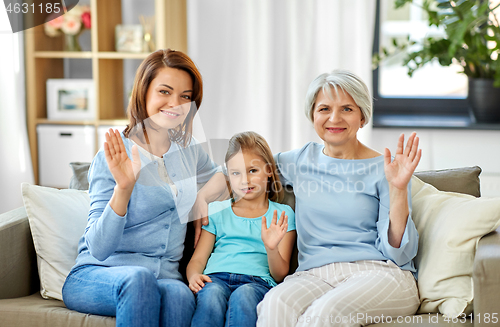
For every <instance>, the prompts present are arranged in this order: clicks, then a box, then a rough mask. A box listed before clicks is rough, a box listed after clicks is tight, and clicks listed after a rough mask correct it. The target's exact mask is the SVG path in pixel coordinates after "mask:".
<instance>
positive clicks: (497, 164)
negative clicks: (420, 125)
mask: <svg viewBox="0 0 500 327" xmlns="http://www.w3.org/2000/svg"><path fill="white" fill-rule="evenodd" d="M413 131H414V130H411V129H409V128H374V129H373V131H372V142H371V147H372V148H373V149H375V150H377V151H380V152H382V151H383V150H384V148H385V147H388V148H389V149H390V150H391V153H394V151H395V150H396V144H397V139H398V137H399V135H400V134H401V133H405V136H407V135H410V134H411V132H413ZM416 132H417V135H418V136H419V138H420V148H421V149H422V159H421V160H420V164H419V166H418V167H417V170H430V169H446V168H458V167H466V166H479V167H481V168H482V170H483V171H482V173H481V175H480V179H481V195H482V196H500V131H486V130H457V129H418V130H416Z"/></svg>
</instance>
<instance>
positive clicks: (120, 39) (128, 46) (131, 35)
mask: <svg viewBox="0 0 500 327" xmlns="http://www.w3.org/2000/svg"><path fill="white" fill-rule="evenodd" d="M115 48H116V51H118V52H143V51H144V28H143V26H142V25H120V24H119V25H116V27H115Z"/></svg>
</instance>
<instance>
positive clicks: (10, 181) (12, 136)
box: [0, 5, 34, 214]
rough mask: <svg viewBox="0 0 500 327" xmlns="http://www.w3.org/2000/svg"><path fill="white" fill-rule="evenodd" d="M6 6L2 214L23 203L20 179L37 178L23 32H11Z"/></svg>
mask: <svg viewBox="0 0 500 327" xmlns="http://www.w3.org/2000/svg"><path fill="white" fill-rule="evenodd" d="M0 6H2V5H0ZM2 7H3V6H2ZM4 8H5V7H4ZM4 8H2V9H1V10H0V44H1V45H2V51H0V214H1V213H4V212H6V211H9V210H11V209H15V208H17V207H20V206H22V205H23V200H22V196H21V183H22V182H29V183H33V181H34V178H33V167H32V165H31V156H30V151H29V147H28V134H27V129H26V105H25V83H24V42H23V34H22V33H23V32H18V33H15V34H13V33H12V31H11V29H10V25H9V21H8V17H7V13H6V12H5V11H4Z"/></svg>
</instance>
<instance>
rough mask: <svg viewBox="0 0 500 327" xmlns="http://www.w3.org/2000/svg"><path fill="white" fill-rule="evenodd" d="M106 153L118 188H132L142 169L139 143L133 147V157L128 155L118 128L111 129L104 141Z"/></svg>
mask: <svg viewBox="0 0 500 327" xmlns="http://www.w3.org/2000/svg"><path fill="white" fill-rule="evenodd" d="M104 155H105V157H106V162H107V163H108V167H109V170H110V172H111V174H112V175H113V178H114V179H115V182H116V185H117V187H118V188H120V189H123V190H132V189H133V188H134V185H135V181H136V180H137V177H138V175H139V171H140V170H141V160H140V157H139V149H138V148H137V145H134V146H133V147H132V159H133V160H130V158H129V157H128V155H127V151H126V150H125V145H124V144H123V140H122V138H121V136H120V132H118V130H114V131H113V129H111V128H110V129H109V131H108V132H107V133H106V142H105V143H104Z"/></svg>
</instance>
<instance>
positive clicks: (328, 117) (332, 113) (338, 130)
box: [313, 88, 364, 147]
mask: <svg viewBox="0 0 500 327" xmlns="http://www.w3.org/2000/svg"><path fill="white" fill-rule="evenodd" d="M331 93H332V95H333V99H332V98H331V97H330V96H329V95H328V94H327V93H326V92H324V91H323V90H321V91H319V92H318V96H317V97H316V102H315V103H314V111H313V122H314V130H315V131H316V133H317V134H318V136H319V137H320V138H321V139H322V140H323V141H324V142H325V145H326V146H333V147H336V146H344V145H349V144H354V142H356V140H357V138H356V133H357V132H358V130H359V129H360V128H361V127H362V126H363V123H364V119H363V116H362V114H361V109H360V108H359V107H358V106H357V105H356V102H354V100H353V98H352V97H351V96H350V95H349V94H348V93H347V92H344V91H343V90H341V89H339V92H338V94H336V93H335V90H334V89H333V88H332V89H331Z"/></svg>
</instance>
